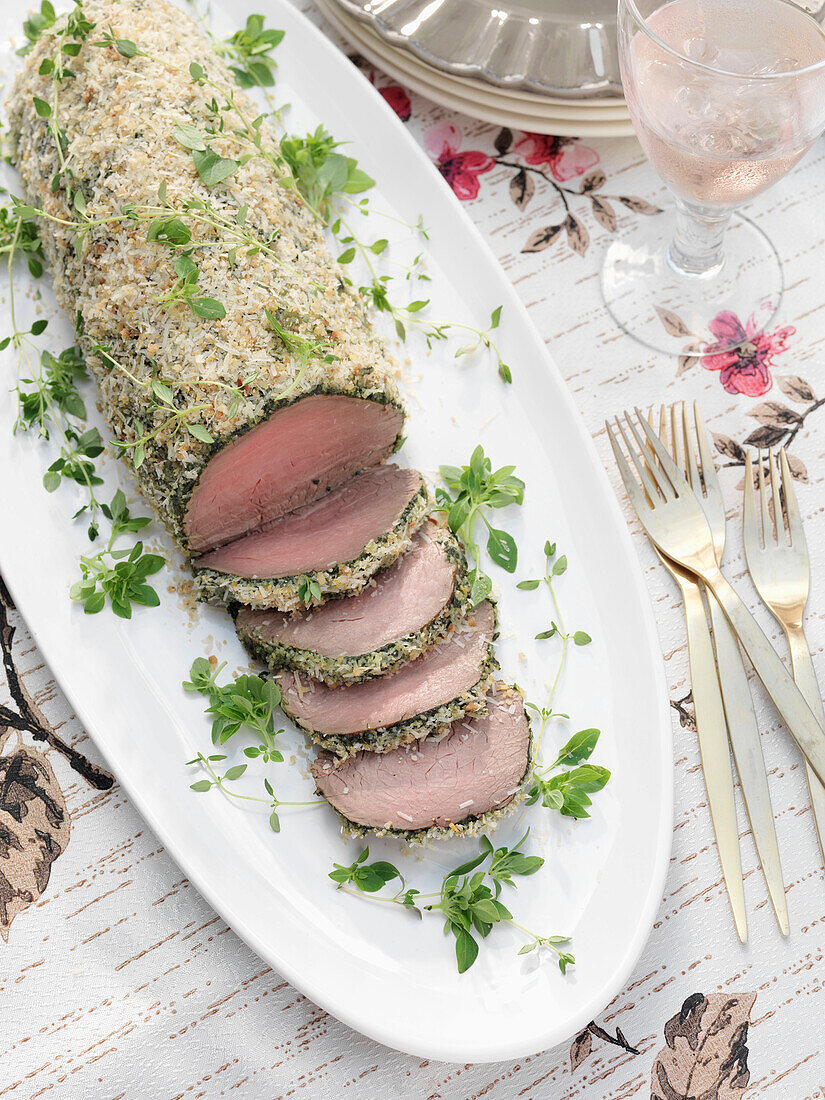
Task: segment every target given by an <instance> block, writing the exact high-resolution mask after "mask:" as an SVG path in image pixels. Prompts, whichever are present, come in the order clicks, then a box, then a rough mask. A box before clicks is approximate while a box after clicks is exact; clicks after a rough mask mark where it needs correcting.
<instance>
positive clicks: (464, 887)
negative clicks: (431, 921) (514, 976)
mask: <svg viewBox="0 0 825 1100" xmlns="http://www.w3.org/2000/svg"><path fill="white" fill-rule="evenodd" d="M529 832H530V830H529V829H528V830H527V832H526V833H525V834H524V836H523V837H522V838H521V839H520V840H518V841H517V842H516V843H515V844H514V845H513V846H512V847H510V848H508V847H507V846H502V847H500V848H494V847H493V845H492V844H491V843H490V841H489V840H488V838H487V837H486V836H485V837H482V838H481V851H480V852H479V853H478V855H476V856H473V858H472V859H468V860H467V861H466V862H464V863H462V864H460V865H459V866H458V867H455V868H454V869H453V870H452V871H450V872H449V873H448V874H446V875H445V876H444V879H443V880H442V883H441V889H440V891H438V892H437V893H436V894H422V893H421V892H420V891H418V890H416V889H413V888H411V887H409V886H408V885H407V883H406V881H405V880H404V876H403V875H402V874H401V872H400V871H399V870H398V868H397V867H395V866H394V865H393V864H392V863H388V862H386V861H385V860H379V861H378V862H376V863H367V862H366V860H367V858H368V856H369V848H364V849H363V850H362V851H361V853H360V855H359V856H358V857H357V858H356V859H355V861H354V862H353V863H351V864H350V865H349V867H346V866H344V865H342V864H340V863H336V864H335V865H334V870H332V871H330V873H329V877H330V878H331V879H332V881H333V882H335V883H337V885H338V889H339V890H346V891H347V893H350V894H359V893H360V894H366V895H368V896H372V899H373V900H376V901H383V902H389V903H391V904H395V905H400V906H401V907H402V908H404V909H409V910H411V911H412V912H414V913H415V915H416V916H418V917H421V916H423V914H424V913H440V914H441V915H442V917H443V919H444V932H445V933H451V934H452V935H453V936H454V937H455V956H456V965H457V967H458V972H459V974H463V973H464V972H465V971H466V970H469V968H470V967H471V966H472V965H473V963H474V962H475V961H476V959H477V958H478V952H479V940H485V939H486V938H487V936H489V934H490V932H492V930H493V928H494V926H495V925H497V924H510V925H512V926H513V927H514V928H518V929H519V931H521V932H523V933H525V935H527V936H529V937H530V942H529V943H527V944H526V945H525V946H524V947H522V948H521V950H520V951H519V954H520V955H523V954H526V953H527V952H528V951H534V950H536V949H538V948H540V947H547V948H550V949H551V950H552V951H553V952H554V953H555V954H556V955H557V956H558V965H559V969H560V970H561V972H562V974H564V973H566V971H567V967H568V966H571V965H572V964H573V963H574V962H575V959H574V958H573V956H572V955H569V954H567V953H566V952H562V951H560V950H559V945H560V944H563V943H568V942H569V940H568V938H567V937H565V936H549V937H545V936H537V935H535V934H534V933H533V932H530V931H529V930H528V929H526V928H524V927H523V926H522V925H521V924H519V923H518V922H517V921H516V920H514V918H513V915H512V913H511V912H510V910H509V909H508V908H507V907H506V906H505V905H504V903H503V902H502V901H501V900H500V895H501V891H502V888H503V887H504V886H509V887H511V888H513V889H516V888H517V887H518V883H517V882H516V881H515V880H516V879H517V878H525V877H527V876H529V875H534V874H535V873H536V872H537V871H538V870H540V868H541V867H542V866H543V865H544V860H543V859H542V858H541V856H528V855H525V854H524V853H523V852H521V851H519V849H520V847H521V845H522V844H523V843H524V842H525V840H526V839H527V837H528V835H529ZM483 864H487V866H486V867H484V869H483V870H477V868H479V867H482V865H483ZM473 872H475V873H473ZM396 880H397V881H398V882H399V883H400V886H399V888H398V890H397V891H396V892H395V893H394V894H391V895H383V896H381V897H377V896H375V895H378V894H379V892H380V891H381V890H382V889H383V888H384V887H385V886H386V885H388V884H389V883H392V882H395V881H396ZM351 886H352V887H355V889H350V887H351ZM429 897H435V898H437V900H436V901H433V902H431V903H429V904H427V905H423V906H422V905H421V902H422V901H423V900H424V899H426V898H429Z"/></svg>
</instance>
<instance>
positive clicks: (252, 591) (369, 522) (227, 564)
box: [193, 466, 427, 611]
mask: <svg viewBox="0 0 825 1100" xmlns="http://www.w3.org/2000/svg"><path fill="white" fill-rule="evenodd" d="M426 508H427V490H426V487H425V485H424V481H423V478H422V477H421V474H419V473H418V472H417V471H416V470H407V469H401V468H400V467H399V466H372V467H371V468H370V469H368V470H363V471H362V472H361V473H359V474H356V475H355V476H354V477H351V478H350V479H349V481H347V482H345V483H344V484H343V485H341V486H340V487H339V488H337V489H335V490H333V491H332V492H331V493H327V494H326V496H324V497H323V498H322V499H321V500H316V501H314V502H313V503H311V504H305V505H304V506H303V507H302V508H298V509H296V510H295V511H294V512H290V513H289V515H286V516H283V517H282V518H281V519H278V520H275V521H274V522H273V523H270V524H268V525H267V526H266V527H265V528H263V529H262V530H260V531H256V532H255V533H254V534H251V535H247V536H246V537H245V538H242V539H237V540H236V541H235V542H230V543H227V544H226V545H225V546H219V547H218V548H217V549H215V550H210V551H209V552H208V553H207V554H203V555H201V556H200V557H199V558H196V559H195V561H194V562H193V568H194V570H195V572H196V575H197V580H198V586H199V588H200V590H201V592H202V593H203V594H204V595H205V596H207V597H213V596H218V597H221V598H224V599H234V600H236V601H237V602H238V603H242V604H247V605H249V606H251V607H275V608H278V609H279V610H282V611H292V610H296V609H297V608H298V607H300V606H301V605H302V602H303V603H304V604H306V603H309V600H308V599H303V600H302V592H301V588H302V582H304V584H306V582H307V581H309V580H312V581H314V582H315V584H316V585H317V589H318V590H319V591H320V594H321V597H324V596H328V595H334V594H341V593H345V592H357V591H360V590H361V589H362V588H363V587H364V586H365V585H366V584H367V582H368V581H369V579H370V577H371V576H373V574H374V573H376V572H377V571H378V570H379V569H381V568H384V567H385V566H388V565H390V564H391V563H392V562H394V561H395V560H396V558H398V557H400V555H401V554H403V553H404V552H405V551H406V550H407V549H409V546H410V543H411V539H412V535H413V533H414V532H415V531H416V530H417V529H418V527H420V525H421V523H422V522H423V519H424V516H425V514H426Z"/></svg>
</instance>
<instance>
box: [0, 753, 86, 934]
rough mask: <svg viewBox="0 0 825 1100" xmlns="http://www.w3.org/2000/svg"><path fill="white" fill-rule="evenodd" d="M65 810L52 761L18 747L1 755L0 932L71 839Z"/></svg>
mask: <svg viewBox="0 0 825 1100" xmlns="http://www.w3.org/2000/svg"><path fill="white" fill-rule="evenodd" d="M69 829H70V826H69V814H68V811H67V810H66V802H65V800H64V798H63V794H62V793H61V790H60V787H59V786H58V783H57V779H56V778H55V774H54V772H53V771H52V768H51V765H50V764H49V762H48V760H47V759H46V757H45V756H43V755H42V753H39V752H35V751H34V750H32V749H27V748H20V749H18V750H17V751H16V752H14V753H12V754H11V755H10V756H3V757H0V936H2V937H3V939H4V940H5V941H6V942H8V938H9V929H10V928H11V923H12V921H13V920H14V918H15V917H16V916H17V915H18V913H22V912H23V910H24V909H27V908H28V907H29V906H30V905H32V904H33V903H34V902H36V901H37V899H38V898H39V897H40V896H41V894H42V893H43V891H44V890H45V889H46V886H47V885H48V882H49V875H50V874H51V869H52V864H53V863H54V861H55V860H56V859H57V858H58V857H59V856H60V855H62V854H63V852H64V851H65V849H66V845H67V844H68V843H69Z"/></svg>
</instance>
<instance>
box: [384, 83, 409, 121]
mask: <svg viewBox="0 0 825 1100" xmlns="http://www.w3.org/2000/svg"><path fill="white" fill-rule="evenodd" d="M378 91H379V92H380V93H381V95H382V96H383V97H384V99H386V101H387V103H389V105H390V107H392V109H393V110H394V111H395V113H396V114H397V115H398V117H399V118H400V119H401V121H402V122H408V121H409V118H410V115H411V114H412V106H411V105H410V97H409V96H408V95H407V93H406V92H405V91H404V89H403V88H402V87H400V85H398V84H388V85H387V86H386V88H379V89H378Z"/></svg>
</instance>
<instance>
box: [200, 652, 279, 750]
mask: <svg viewBox="0 0 825 1100" xmlns="http://www.w3.org/2000/svg"><path fill="white" fill-rule="evenodd" d="M225 667H226V662H225V661H224V662H223V664H220V665H218V666H217V667H216V668H214V669H213V667H212V665H211V663H210V662H209V661H208V660H207V659H206V657H197V658H196V659H195V660H194V661H193V663H192V667H191V669H190V670H189V675H190V677H191V679H189V680H184V682H183V690H184V691H188V692H192V693H195V694H197V695H203V696H204V698H206V699H208V700H209V706H208V707H207V708H206V713H207V714H211V715H213V716H214V717H213V719H212V742H213V744H215V745H224V744H226V742H227V741H228V740H229V739H230V737H233V736H234V735H235V734H236V733H237V732H238V730H240V729H241V728H242V727H246V728H247V729H249V730H251V732H252V733H254V734H255V736H256V737H257V738H258V740H259V741H260V743H261V746H262V748H263V749H264V751H265V752H266V753H268V754H269V755H268V759H269V760H273V761H275V762H277V763H281V762H282V761H283V759H284V758H283V756H282V755H281V753H280V751H279V750H278V748H277V746H276V744H275V738H276V737H277V736H278V734H280V733H283V732H284V731H283V730H282V729H281V730H277V731H276V730H275V712H276V710H277V708H278V706H279V704H280V702H281V690H280V688H279V687H278V685H277V684H276V683H275V681H274V680H264V679H263V678H262V677H261V676H237V677H236V678H235V679H234V680H232V681H231V682H230V683H228V684H223V685H221V684H219V683H218V676H219V675H220V674H221V672H222V671H223V669H224V668H225ZM247 755H249V754H247ZM255 755H256V756H257V755H259V754H258V753H256V754H255Z"/></svg>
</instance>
